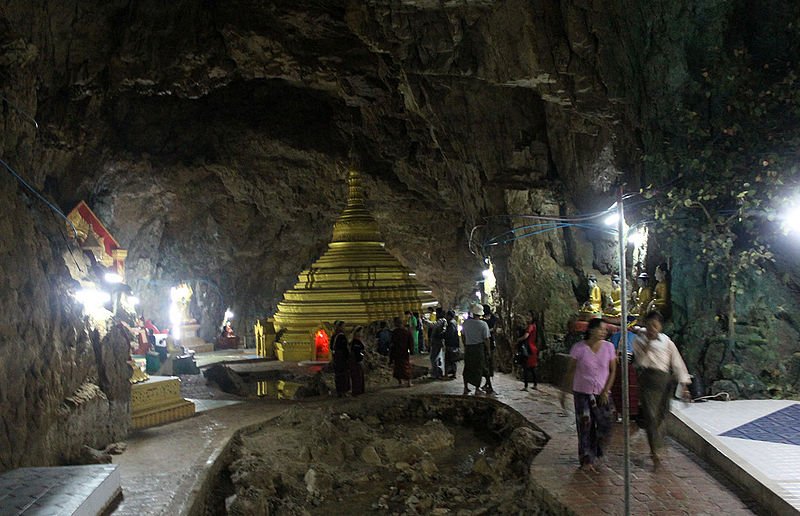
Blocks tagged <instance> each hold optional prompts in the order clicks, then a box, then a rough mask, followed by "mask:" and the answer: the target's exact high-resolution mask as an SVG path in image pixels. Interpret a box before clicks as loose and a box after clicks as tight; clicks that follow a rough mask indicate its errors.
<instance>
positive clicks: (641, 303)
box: [631, 272, 653, 315]
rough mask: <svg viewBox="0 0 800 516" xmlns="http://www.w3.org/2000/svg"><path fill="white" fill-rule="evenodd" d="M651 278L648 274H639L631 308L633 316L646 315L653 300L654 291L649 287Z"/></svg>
mask: <svg viewBox="0 0 800 516" xmlns="http://www.w3.org/2000/svg"><path fill="white" fill-rule="evenodd" d="M649 279H650V276H648V274H647V273H646V272H643V273H641V274H639V276H638V277H637V278H636V284H637V289H636V292H635V293H634V297H633V302H632V303H631V306H632V307H633V310H631V315H645V314H646V313H647V307H648V305H650V301H652V300H653V290H652V289H651V288H650V285H648V281H649Z"/></svg>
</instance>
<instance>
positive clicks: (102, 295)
mask: <svg viewBox="0 0 800 516" xmlns="http://www.w3.org/2000/svg"><path fill="white" fill-rule="evenodd" d="M75 299H77V300H78V301H80V302H81V303H82V304H83V306H84V308H91V307H98V306H103V305H104V304H106V303H108V302H109V301H111V295H110V294H109V293H108V292H103V291H102V290H97V289H94V288H84V289H81V290H79V291H77V292H76V293H75Z"/></svg>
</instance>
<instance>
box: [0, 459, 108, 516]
mask: <svg viewBox="0 0 800 516" xmlns="http://www.w3.org/2000/svg"><path fill="white" fill-rule="evenodd" d="M121 494H122V487H121V483H120V472H119V469H118V467H117V466H116V465H115V464H96V465H90V466H58V467H50V468H19V469H15V470H11V471H7V472H5V473H3V474H2V475H0V514H9V515H10V514H14V515H20V516H21V515H37V516H45V515H52V516H64V515H72V516H96V515H98V514H102V513H103V512H104V511H105V510H106V509H107V508H109V507H110V506H111V505H112V504H113V503H115V501H116V499H117V498H118V497H121Z"/></svg>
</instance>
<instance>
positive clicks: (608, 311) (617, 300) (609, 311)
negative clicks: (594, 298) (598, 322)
mask: <svg viewBox="0 0 800 516" xmlns="http://www.w3.org/2000/svg"><path fill="white" fill-rule="evenodd" d="M603 315H606V316H608V317H619V316H620V315H622V286H621V285H620V277H619V274H614V275H613V276H611V292H609V294H608V303H607V304H606V308H605V311H604V312H603Z"/></svg>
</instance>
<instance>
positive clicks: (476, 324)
mask: <svg viewBox="0 0 800 516" xmlns="http://www.w3.org/2000/svg"><path fill="white" fill-rule="evenodd" d="M470 313H471V314H472V316H471V317H470V318H469V319H467V320H466V321H464V324H462V325H461V340H463V341H464V371H463V373H462V375H463V376H464V395H465V396H466V395H467V394H469V393H470V390H469V385H470V384H471V385H474V386H475V393H476V394H477V393H478V392H479V391H478V388H479V387H480V386H481V380H483V369H484V361H485V358H486V355H487V354H488V353H489V337H490V332H489V325H488V324H486V321H484V320H481V316H482V315H483V306H482V305H479V304H475V305H472V307H470Z"/></svg>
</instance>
